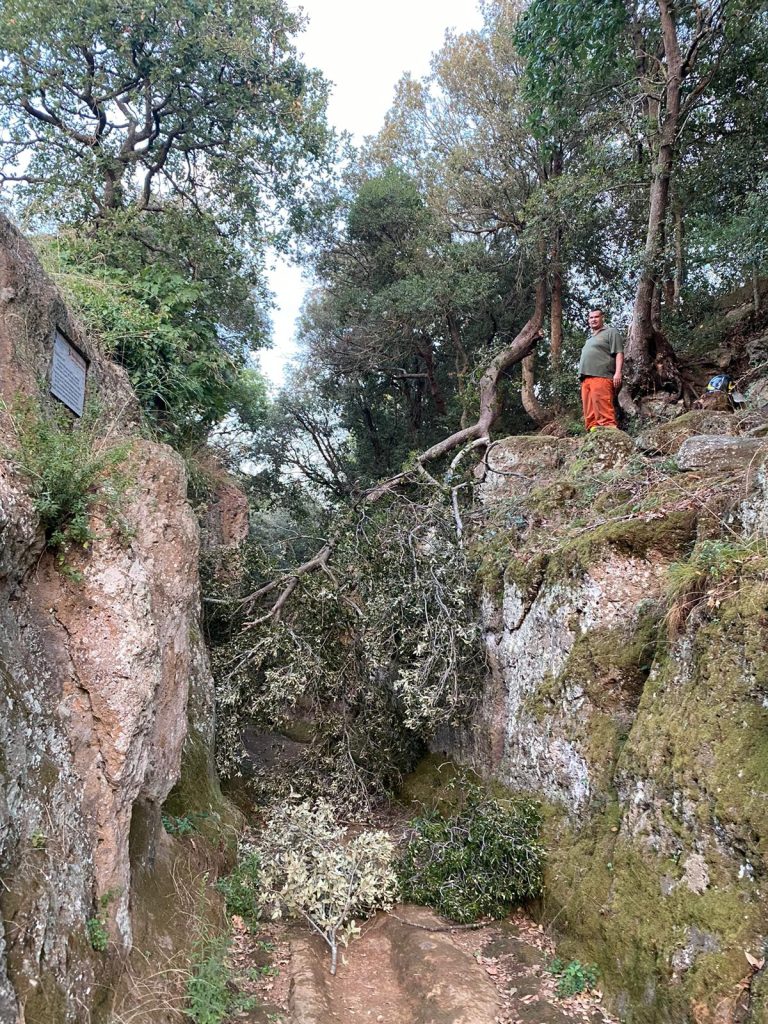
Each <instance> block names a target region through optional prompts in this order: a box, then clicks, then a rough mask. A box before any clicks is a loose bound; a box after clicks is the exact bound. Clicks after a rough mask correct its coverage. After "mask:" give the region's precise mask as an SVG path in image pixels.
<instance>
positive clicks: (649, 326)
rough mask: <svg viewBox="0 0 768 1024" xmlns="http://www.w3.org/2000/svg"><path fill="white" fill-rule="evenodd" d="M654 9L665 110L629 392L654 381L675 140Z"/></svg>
mask: <svg viewBox="0 0 768 1024" xmlns="http://www.w3.org/2000/svg"><path fill="white" fill-rule="evenodd" d="M659 12H660V14H661V29H662V38H663V42H664V57H665V60H666V84H665V89H664V111H665V112H664V119H663V122H662V126H661V132H660V135H659V145H658V153H657V157H656V162H655V166H654V172H653V180H652V182H651V194H650V207H649V211H648V229H647V232H646V237H645V251H644V253H643V268H642V271H641V273H640V279H639V281H638V283H637V290H636V292H635V305H634V309H633V311H632V326H631V327H630V331H629V343H628V345H627V373H626V378H627V381H626V382H627V385H628V387H629V389H630V391H631V392H632V393H633V394H635V395H637V394H640V393H643V392H648V391H651V390H653V389H654V388H655V386H656V385H657V383H660V382H659V381H658V380H657V375H656V373H655V367H654V357H655V346H654V335H655V334H657V333H658V332H657V329H656V328H655V326H654V323H653V314H654V308H653V300H654V293H655V291H656V278H657V276H658V272H659V267H658V262H659V257H660V256H661V250H662V247H663V242H664V222H665V220H666V216H667V209H668V206H669V190H670V182H671V179H672V170H673V167H674V156H675V142H676V139H677V132H678V127H679V123H680V103H681V85H682V75H683V61H682V56H681V53H680V46H679V43H678V40H677V29H676V26H675V20H674V14H673V11H672V7H671V4H670V2H669V0H659Z"/></svg>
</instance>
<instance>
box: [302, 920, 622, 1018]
mask: <svg viewBox="0 0 768 1024" xmlns="http://www.w3.org/2000/svg"><path fill="white" fill-rule="evenodd" d="M445 929H446V922H445V921H443V920H442V919H440V918H438V917H437V916H436V915H434V914H433V913H432V912H431V911H429V910H426V909H425V908H423V907H409V906H403V907H398V908H397V909H396V911H395V913H394V914H379V915H377V916H376V917H375V918H374V919H373V920H372V921H370V922H367V923H366V924H365V925H364V927H363V934H362V935H361V936H360V937H359V938H357V939H355V940H354V942H352V944H351V945H350V947H349V949H348V950H347V951H346V954H345V961H344V962H342V963H340V964H339V968H338V972H337V975H336V977H335V978H333V977H331V975H330V973H329V970H328V967H329V957H328V952H327V949H326V947H325V946H324V945H323V943H322V942H321V941H320V940H319V939H316V938H315V937H313V936H310V935H309V934H305V935H298V936H297V935H296V934H294V935H293V936H292V939H291V950H292V956H291V966H290V972H291V992H290V1001H289V1013H288V1020H287V1022H286V1024H288V1022H290V1024H573V1022H576V1024H582V1022H583V1024H586V1022H592V1024H609V1022H611V1021H612V1018H611V1017H610V1016H609V1015H608V1014H607V1013H606V1012H605V1011H604V1010H603V1009H602V1007H601V1006H600V1000H599V993H598V994H597V996H596V997H595V996H593V997H589V998H586V997H580V998H575V999H571V1000H558V999H557V998H556V997H555V994H554V989H555V983H554V979H553V978H552V977H551V975H550V974H549V973H548V972H547V971H546V970H545V965H546V963H547V961H548V960H549V959H550V958H551V952H550V950H549V944H548V943H547V941H546V940H545V938H544V936H543V935H541V934H540V933H539V932H538V931H537V929H536V927H535V926H534V925H532V924H531V922H530V921H529V920H528V919H527V918H525V917H524V916H523V915H518V916H516V917H515V918H512V919H510V920H509V921H505V922H501V923H493V924H490V925H487V926H484V927H483V928H481V929H477V930H460V929H457V930H445Z"/></svg>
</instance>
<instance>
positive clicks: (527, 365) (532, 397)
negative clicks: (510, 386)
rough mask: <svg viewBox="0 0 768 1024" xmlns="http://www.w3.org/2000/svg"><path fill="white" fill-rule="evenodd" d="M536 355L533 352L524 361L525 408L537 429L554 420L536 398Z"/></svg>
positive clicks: (523, 391)
mask: <svg viewBox="0 0 768 1024" xmlns="http://www.w3.org/2000/svg"><path fill="white" fill-rule="evenodd" d="M535 366H536V353H535V351H534V352H531V354H530V355H527V356H526V357H525V359H524V360H523V367H522V369H523V390H522V399H523V408H524V409H525V411H526V412H527V413H528V415H529V416H530V417H531V419H532V420H533V422H534V423H535V424H536V426H537V427H543V426H544V424H545V423H549V421H550V420H551V419H552V413H551V412H550V411H549V410H548V409H546V408H545V407H544V406H543V405H542V404H541V402H540V401H539V400H538V398H537V397H536V391H535V387H536V370H535Z"/></svg>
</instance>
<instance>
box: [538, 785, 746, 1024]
mask: <svg viewBox="0 0 768 1024" xmlns="http://www.w3.org/2000/svg"><path fill="white" fill-rule="evenodd" d="M619 828H620V815H619V813H618V807H617V806H616V805H615V804H611V805H609V806H608V807H607V808H606V810H605V812H604V813H603V814H602V815H600V816H599V817H598V818H597V819H595V820H593V822H592V823H591V824H590V825H589V826H588V827H587V828H585V829H583V830H582V831H576V830H575V829H573V827H572V826H571V825H570V824H568V823H567V822H566V821H565V820H564V819H563V818H562V817H559V816H558V815H557V813H556V812H552V813H550V815H549V816H548V819H547V827H546V833H545V841H547V846H548V848H549V850H550V854H549V859H548V865H547V871H546V877H545V899H544V901H543V902H542V909H541V916H542V919H543V920H544V921H545V922H547V923H549V924H551V925H553V927H554V928H555V929H556V930H557V931H558V932H560V933H561V934H562V940H561V942H560V943H559V947H558V948H559V951H560V952H561V955H563V956H566V957H574V958H577V959H580V960H581V961H582V962H587V961H594V962H595V963H597V964H598V967H599V968H600V972H601V976H602V978H603V979H604V982H605V987H606V990H607V991H608V992H609V993H610V994H611V1001H612V1003H613V1005H614V1006H615V1007H617V1008H618V1009H620V1010H623V1017H624V1019H626V1020H628V1021H632V1022H633V1024H658V1022H669V1024H678V1022H681V1021H686V1020H689V1019H690V1013H691V1007H692V1006H693V1005H694V1004H695V1003H700V1004H703V1005H705V1006H715V1005H717V1004H718V1003H719V1002H720V1001H721V1000H723V999H728V998H730V997H732V996H735V995H736V994H737V993H738V992H739V991H740V990H739V988H738V986H739V984H740V981H741V979H742V978H743V977H744V975H745V974H746V973H748V969H747V970H745V965H746V961H745V958H744V949H753V950H754V949H759V948H760V944H759V943H760V930H761V927H762V923H763V921H762V911H761V906H760V901H759V900H757V899H756V898H755V895H754V893H751V892H750V891H749V889H748V888H747V887H739V886H738V885H733V884H731V885H723V886H720V885H717V884H713V885H712V887H711V888H710V889H708V890H707V891H706V892H704V893H701V894H699V895H697V894H696V893H693V892H691V891H690V889H689V888H688V887H687V886H686V885H685V883H684V882H683V881H681V876H682V869H681V866H680V863H679V862H678V861H677V860H676V859H674V858H665V857H662V856H656V855H654V854H653V853H652V852H650V851H648V852H647V853H641V852H640V851H639V849H638V847H637V845H636V844H635V843H634V842H629V841H627V840H625V839H624V838H623V837H622V836H621V833H620V831H619ZM691 936H698V937H702V936H703V937H705V941H706V943H707V945H705V946H704V947H703V949H702V948H701V946H699V948H697V946H696V943H695V942H692V941H691ZM710 947H711V951H709V950H710ZM686 949H688V952H687V953H686ZM673 975H674V978H673Z"/></svg>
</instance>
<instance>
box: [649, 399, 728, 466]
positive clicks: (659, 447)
mask: <svg viewBox="0 0 768 1024" xmlns="http://www.w3.org/2000/svg"><path fill="white" fill-rule="evenodd" d="M738 433H739V421H738V419H737V418H736V417H735V416H734V415H733V413H730V412H717V411H713V410H711V409H694V410H692V411H691V412H687V413H684V414H683V415H682V416H678V417H676V418H675V419H673V420H670V422H669V423H659V424H656V425H655V426H653V427H649V428H648V429H647V430H643V431H642V432H641V433H640V435H639V436H638V438H637V446H638V448H640V449H641V451H644V452H648V453H650V454H652V455H667V456H669V455H675V454H677V452H678V451H679V450H680V446H681V445H682V443H683V441H687V440H688V438H689V437H695V436H696V435H698V434H728V435H734V434H738Z"/></svg>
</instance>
